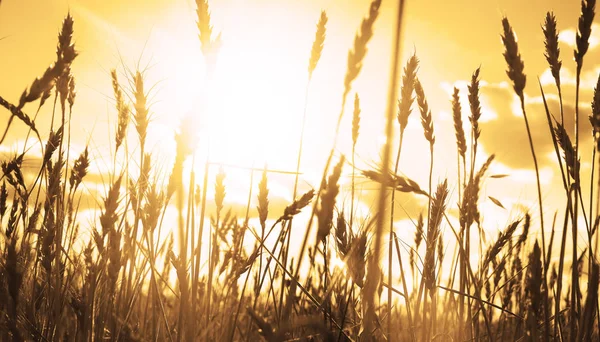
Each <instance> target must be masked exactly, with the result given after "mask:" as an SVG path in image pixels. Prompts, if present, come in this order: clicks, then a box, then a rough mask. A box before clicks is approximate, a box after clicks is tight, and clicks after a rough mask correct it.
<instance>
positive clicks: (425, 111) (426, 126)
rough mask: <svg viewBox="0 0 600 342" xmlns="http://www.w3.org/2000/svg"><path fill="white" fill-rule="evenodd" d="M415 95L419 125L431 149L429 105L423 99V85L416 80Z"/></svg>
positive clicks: (431, 126)
mask: <svg viewBox="0 0 600 342" xmlns="http://www.w3.org/2000/svg"><path fill="white" fill-rule="evenodd" d="M415 93H416V94H417V104H418V105H419V109H420V111H421V124H422V125H423V131H424V134H425V139H426V140H427V141H429V146H430V148H433V144H434V143H435V135H434V134H433V120H432V118H431V109H429V104H428V103H427V98H426V97H425V91H424V90H423V85H422V84H421V81H419V79H418V78H415Z"/></svg>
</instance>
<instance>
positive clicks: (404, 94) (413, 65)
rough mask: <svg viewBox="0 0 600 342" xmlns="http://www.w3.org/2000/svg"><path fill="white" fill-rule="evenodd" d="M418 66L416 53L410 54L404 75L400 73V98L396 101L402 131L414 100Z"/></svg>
mask: <svg viewBox="0 0 600 342" xmlns="http://www.w3.org/2000/svg"><path fill="white" fill-rule="evenodd" d="M418 67H419V59H418V58H417V55H412V57H410V58H409V59H408V61H407V62H406V66H405V67H404V75H402V88H401V90H400V100H399V101H398V123H400V130H401V131H403V130H404V129H405V128H406V125H408V117H409V116H410V113H411V107H412V104H413V102H414V100H415V98H414V97H413V95H412V94H413V90H414V89H415V79H416V78H417V68H418Z"/></svg>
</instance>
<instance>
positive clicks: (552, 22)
mask: <svg viewBox="0 0 600 342" xmlns="http://www.w3.org/2000/svg"><path fill="white" fill-rule="evenodd" d="M542 31H543V32H544V47H545V49H546V52H545V53H544V56H545V57H546V61H548V65H549V66H550V72H552V77H554V80H555V82H556V86H557V87H558V88H560V69H561V67H562V61H561V60H560V48H559V47H558V30H557V29H556V17H555V16H554V13H552V12H548V13H546V20H545V21H544V26H543V27H542Z"/></svg>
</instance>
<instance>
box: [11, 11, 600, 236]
mask: <svg viewBox="0 0 600 342" xmlns="http://www.w3.org/2000/svg"><path fill="white" fill-rule="evenodd" d="M210 5H211V12H212V17H213V25H214V27H215V30H216V31H220V32H221V33H222V35H223V36H222V39H223V42H224V47H223V49H222V51H221V55H220V59H219V64H218V67H217V68H218V70H217V74H216V76H215V79H216V81H215V83H214V85H213V86H212V87H211V88H210V89H207V87H206V82H205V79H204V76H203V75H204V66H203V65H204V64H203V58H202V55H201V53H200V44H199V41H198V39H197V29H196V26H195V20H196V18H195V3H194V1H192V0H154V1H147V0H107V1H95V0H79V1H76V0H45V1H39V0H37V1H36V0H18V1H17V0H4V1H3V2H2V5H1V6H0V38H2V37H4V38H3V39H1V40H0V51H2V53H0V80H2V81H1V82H0V94H1V95H2V96H3V97H5V98H7V99H9V100H10V101H13V102H16V101H17V100H18V98H19V95H20V93H21V92H22V90H23V89H25V88H26V87H27V86H28V85H29V84H30V83H31V81H32V80H33V79H34V78H35V77H36V76H39V75H41V73H42V72H43V70H44V69H45V68H46V67H47V66H48V64H49V63H51V62H52V61H53V60H54V58H55V46H56V35H57V32H58V30H59V28H60V24H61V21H62V19H63V17H64V16H65V15H66V13H67V11H69V10H70V11H71V13H72V15H73V17H74V19H75V42H76V47H77V49H78V50H79V51H80V55H79V57H78V58H77V59H76V61H75V63H74V65H73V72H74V75H75V77H76V82H77V92H78V94H77V100H76V105H75V109H74V115H73V121H72V125H73V127H74V130H73V142H74V144H75V145H76V149H79V150H81V149H82V148H83V146H84V145H85V143H86V142H88V141H89V144H90V148H91V150H92V155H93V157H94V163H93V167H92V171H93V172H96V173H100V174H102V173H103V172H105V170H106V169H109V168H110V165H109V164H110V162H109V161H110V160H112V159H111V157H110V154H109V152H108V151H109V150H112V148H111V147H110V146H112V144H113V138H112V135H110V136H109V134H108V133H107V132H108V131H107V130H108V129H110V131H111V132H112V133H114V127H115V124H116V112H115V110H114V105H113V100H112V88H111V80H110V69H112V68H117V69H118V70H119V72H120V74H119V75H120V77H121V80H122V81H124V80H125V77H126V74H125V71H124V70H125V69H124V67H125V68H129V69H135V68H136V67H137V66H138V65H139V67H140V68H145V69H146V73H145V75H146V80H147V82H148V85H155V86H154V88H153V89H152V91H151V93H150V95H151V99H152V106H151V111H152V113H153V121H152V123H151V126H150V136H149V140H148V146H149V149H150V150H151V151H152V152H153V153H154V154H155V155H156V156H157V159H156V160H158V162H157V165H162V166H161V167H162V168H163V169H164V170H165V171H166V170H169V169H170V165H171V164H170V163H171V162H170V160H171V159H172V152H171V151H173V150H174V141H173V132H174V131H175V130H176V129H178V127H179V123H180V118H181V117H183V116H184V115H186V114H193V115H195V116H196V117H198V118H199V125H200V127H201V128H200V130H199V132H198V135H199V137H200V139H201V143H200V146H199V149H198V153H197V160H200V161H203V160H204V158H205V156H206V151H207V150H208V149H209V147H208V145H207V141H208V137H210V140H211V145H210V151H211V152H210V153H211V160H214V161H223V162H227V163H233V164H238V165H245V166H251V165H255V166H257V167H262V166H263V165H264V164H265V163H267V164H268V165H269V167H270V168H274V169H283V170H293V169H294V168H295V159H296V153H297V145H298V136H299V126H300V122H301V121H300V120H301V117H302V108H303V101H304V87H305V83H306V68H307V62H308V57H309V53H310V47H311V44H312V40H313V38H314V30H315V24H316V22H317V20H318V17H319V14H320V11H321V9H324V10H326V11H327V14H328V17H329V23H328V25H327V40H326V43H325V48H324V52H323V57H322V59H321V61H320V63H319V66H318V67H317V70H316V72H315V76H314V78H313V83H312V85H311V89H310V95H309V104H308V121H307V136H308V139H307V142H306V145H305V154H304V156H305V157H304V158H303V167H302V171H303V172H304V175H303V177H302V180H301V190H306V189H308V188H309V187H311V186H313V187H314V186H317V185H318V184H317V183H318V180H319V178H320V172H321V169H322V166H323V164H324V160H325V158H326V155H327V151H328V150H329V148H330V146H331V142H332V137H333V130H334V125H335V120H336V119H337V113H338V111H339V106H340V102H341V98H340V97H341V93H342V83H343V75H344V72H345V68H346V54H347V51H348V49H349V48H350V47H351V44H352V41H353V37H354V34H355V32H356V30H357V29H358V27H359V24H360V20H361V18H362V17H363V16H364V15H365V14H366V13H367V10H368V6H369V1H367V0H361V1H346V0H286V1H283V0H243V1H242V0H213V1H210ZM395 6H396V5H395V3H394V2H392V1H385V0H384V1H383V5H382V11H381V14H380V17H379V18H378V20H377V22H376V25H375V35H374V37H373V39H372V41H371V42H370V44H369V53H368V55H367V59H366V61H365V65H364V68H363V70H362V73H361V75H360V76H359V78H358V80H357V81H356V82H355V83H354V87H353V91H352V94H353V93H354V92H358V93H359V95H360V96H361V100H362V110H363V117H362V122H361V136H360V138H359V143H358V147H357V153H358V157H357V166H358V167H360V168H365V167H368V166H367V165H374V164H375V163H377V161H378V160H379V157H378V153H379V147H380V144H381V142H382V140H381V135H382V132H383V117H384V115H383V112H384V109H385V99H386V89H387V85H388V76H387V73H388V70H389V64H390V63H389V51H390V44H391V32H392V23H393V18H392V17H393V14H394V13H395ZM579 6H580V5H579V3H578V2H577V1H568V2H567V1H559V0H552V1H542V0H533V1H527V2H523V1H518V0H510V1H500V0H496V1H481V0H458V1H451V2H450V1H441V0H431V1H427V2H423V1H410V0H409V1H407V2H406V12H405V13H406V17H405V24H404V25H405V26H404V28H405V30H404V50H405V51H404V55H403V61H405V60H406V58H407V57H408V55H409V54H410V53H412V52H413V51H416V53H417V55H418V57H419V59H420V61H421V64H420V70H419V77H420V79H421V81H422V83H423V85H424V88H425V92H426V94H427V96H428V100H429V102H430V105H431V107H432V111H433V116H434V127H435V134H436V136H437V142H436V147H435V148H436V156H435V158H436V161H435V171H434V183H435V182H436V180H440V181H441V180H443V178H446V177H447V178H449V180H450V184H456V182H455V177H456V176H455V174H456V168H455V164H456V155H455V147H454V130H453V127H452V121H451V116H450V112H451V107H450V102H449V98H450V96H449V92H450V91H451V88H452V86H453V85H455V84H456V85H457V86H459V87H460V88H461V95H462V96H463V100H464V101H463V110H464V112H463V115H464V117H463V120H464V121H465V124H466V123H467V122H468V120H467V118H466V116H467V115H468V112H467V109H468V106H467V102H466V83H465V80H468V79H469V78H470V75H471V73H472V72H473V71H474V70H475V68H477V67H478V66H480V65H481V66H482V79H483V82H482V85H483V90H482V93H483V97H482V104H483V109H484V116H483V118H482V119H483V123H482V130H483V132H482V137H481V139H482V140H481V141H482V148H483V151H484V152H483V153H481V154H480V157H481V159H482V160H484V159H485V157H486V156H487V155H488V154H490V153H492V152H495V153H497V162H495V163H494V164H493V166H492V168H491V173H503V174H504V173H507V174H510V177H508V178H504V179H502V180H491V179H490V180H489V181H487V182H486V187H485V188H484V189H483V194H482V196H481V199H482V203H483V208H484V211H483V215H484V220H485V217H489V220H487V221H484V222H485V225H486V227H487V228H488V229H490V230H492V231H493V230H495V229H497V228H502V227H504V226H505V225H506V223H507V222H508V221H509V220H510V219H511V218H515V217H519V216H521V215H522V213H523V207H522V206H524V207H525V208H531V213H532V216H533V218H534V221H535V220H537V219H538V218H537V217H538V213H537V202H536V201H535V199H536V197H535V196H536V193H535V183H534V179H533V178H532V176H533V164H532V163H531V155H530V153H529V147H528V146H527V145H526V136H525V128H524V124H523V121H522V118H521V117H520V114H519V113H518V112H517V116H515V114H513V109H514V103H515V102H514V101H515V98H514V96H513V93H512V89H511V87H510V86H508V83H506V82H507V80H508V79H507V77H506V74H505V71H504V70H505V64H504V59H503V57H502V49H503V48H502V45H501V41H500V32H501V24H500V20H501V18H502V15H507V16H508V17H509V19H510V20H511V24H512V25H513V27H514V29H515V31H516V32H517V35H518V39H519V47H520V50H521V53H522V56H523V58H524V60H525V72H526V73H527V75H528V86H527V89H526V92H527V100H528V106H527V108H528V112H529V113H530V114H529V115H530V116H531V119H530V120H531V121H532V125H533V126H534V129H533V130H534V140H535V141H536V146H538V155H540V157H538V158H540V159H541V162H540V163H541V169H542V181H543V197H544V198H545V199H546V200H547V202H546V203H547V205H548V208H547V209H546V215H547V218H546V219H547V220H548V221H550V220H551V217H552V215H553V213H554V210H556V209H560V208H562V207H563V206H562V205H561V203H562V202H563V197H564V194H563V192H562V191H563V190H562V185H561V184H560V173H558V172H556V171H555V169H554V168H553V165H554V164H553V163H554V159H553V158H554V157H553V155H552V153H553V150H552V149H551V144H550V139H549V136H548V133H547V126H546V123H545V117H544V114H543V111H542V107H541V104H540V102H539V96H540V94H539V89H538V86H537V81H536V76H539V77H541V79H542V82H543V83H544V84H549V85H546V86H545V89H546V90H547V91H548V92H549V93H554V89H553V87H552V84H551V83H548V80H549V78H548V71H547V67H546V63H545V60H544V57H543V35H542V30H541V27H540V25H541V23H542V21H543V19H544V16H545V13H546V11H547V10H554V11H555V13H556V15H557V18H558V25H559V29H560V30H561V31H564V33H563V34H562V35H561V41H562V45H561V56H562V59H563V61H564V62H563V65H564V66H563V73H564V82H563V83H564V84H565V102H566V105H567V106H572V103H573V98H574V96H573V88H574V86H573V85H572V84H569V81H568V79H569V78H571V79H572V78H573V74H574V63H573V62H572V50H573V48H572V42H573V39H574V38H573V37H574V32H575V31H574V28H575V25H576V23H577V18H578V13H579ZM598 28H600V27H598ZM592 36H593V37H592V48H591V49H590V51H589V52H588V55H587V56H586V63H585V66H584V71H583V81H584V84H583V89H582V97H581V101H582V105H583V106H584V107H583V110H582V115H584V116H587V111H589V102H590V100H591V91H592V90H593V86H594V85H595V82H596V76H597V73H598V70H599V69H598V66H599V65H600V57H599V56H600V55H598V47H597V46H596V45H598V43H600V29H596V30H595V31H593V34H592ZM570 44H571V45H570ZM138 63H139V64H138ZM403 63H404V62H403ZM352 96H353V95H352ZM551 99H552V101H553V102H552V103H551V105H552V108H554V109H555V108H556V106H555V103H556V101H555V100H554V99H553V98H552V97H551ZM34 107H35V105H30V106H28V107H26V108H25V109H26V111H27V112H28V113H30V114H33V113H34V111H35V108H34ZM48 107H49V106H46V108H45V110H43V111H42V113H40V118H39V119H38V121H37V123H38V126H39V127H46V125H47V124H48V122H49V118H50V108H48ZM351 110H352V108H351V106H349V109H348V112H347V116H346V118H345V119H346V120H344V122H343V124H342V130H343V132H349V127H350V115H351ZM0 114H2V115H5V116H6V117H7V118H8V114H7V113H6V112H4V113H2V112H0ZM581 122H583V123H584V124H585V125H587V124H588V120H587V118H586V117H583V119H582V120H581ZM583 129H584V131H583V132H584V136H585V137H588V136H589V134H588V133H587V132H589V127H587V126H585V127H584V128H583ZM23 131H24V127H23V126H20V125H15V126H14V128H13V130H12V131H11V132H10V135H9V140H10V142H11V143H14V142H15V141H18V140H19V139H22V133H23ZM130 133H131V136H132V137H134V135H133V130H131V131H130ZM348 134H349V133H342V139H341V140H340V143H339V149H340V151H339V152H340V153H344V154H347V153H348V152H349V147H350V139H349V135H348ZM405 139H406V140H405V148H404V150H403V156H402V161H401V163H400V165H401V167H400V169H401V171H402V172H403V173H404V174H406V175H407V176H409V177H411V178H414V179H415V180H417V181H418V182H419V183H420V184H421V185H422V186H423V187H424V186H425V184H427V176H426V174H427V172H426V171H427V167H428V165H427V163H428V157H427V153H428V152H427V151H428V149H427V145H426V142H425V141H424V139H423V137H422V128H421V125H420V122H419V118H418V112H417V110H416V108H415V110H413V115H412V116H411V118H410V123H409V127H408V130H407V136H406V138H405ZM583 142H584V143H587V144H588V145H589V142H590V139H589V138H584V139H583ZM2 149H3V150H4V151H6V150H8V151H14V150H15V145H12V146H9V145H5V146H3V147H2ZM582 149H583V150H582V153H583V158H582V163H583V166H582V171H583V172H587V171H589V152H590V149H589V147H587V146H586V147H583V148H582ZM161 156H162V157H164V158H162V157H161ZM424 156H425V157H424ZM409 161H410V162H409ZM349 170H350V168H346V170H345V171H346V174H348V173H349ZM248 177H249V176H248V175H247V172H239V171H238V172H237V173H236V171H228V178H227V181H228V182H229V183H228V184H227V185H228V187H229V188H228V196H229V197H228V199H229V200H230V201H232V202H234V203H237V204H240V205H245V200H246V197H247V186H248ZM255 179H256V178H255ZM291 181H292V180H291V179H290V178H289V177H285V176H274V177H273V178H272V180H271V183H270V187H271V195H272V196H274V199H272V201H273V202H274V203H277V201H278V199H279V202H280V203H284V204H285V203H288V201H290V200H291V196H292V195H291V186H290V184H291ZM345 182H346V184H348V180H347V179H346V180H345ZM361 184H362V185H365V186H368V184H365V183H364V182H362V183H361ZM455 186H456V185H452V187H451V188H452V189H455ZM585 188H586V186H585V184H584V189H585ZM487 196H493V197H495V198H498V199H500V200H501V201H502V203H503V204H504V205H505V207H506V208H507V210H502V209H500V208H498V207H496V206H495V205H494V204H492V203H491V201H489V200H487ZM347 198H348V196H345V197H343V198H341V199H340V200H345V201H346V203H347V201H348V200H347ZM401 199H402V201H403V202H402V204H403V205H404V206H405V207H406V208H407V211H408V213H409V214H410V215H411V216H416V215H417V214H418V208H417V207H418V205H419V203H416V202H415V201H414V198H413V197H411V196H405V197H401ZM451 203H452V205H453V206H454V204H455V203H456V199H453V200H452V202H451ZM520 204H521V205H522V206H521V205H520ZM370 205H371V203H370V201H366V203H365V206H366V208H368V207H369V206H370ZM364 213H365V214H366V212H364ZM410 234H412V233H410ZM410 234H409V235H410ZM493 234H495V233H493Z"/></svg>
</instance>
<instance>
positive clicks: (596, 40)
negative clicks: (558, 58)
mask: <svg viewBox="0 0 600 342" xmlns="http://www.w3.org/2000/svg"><path fill="white" fill-rule="evenodd" d="M576 35H577V31H576V29H574V28H568V29H566V30H562V31H561V32H560V33H559V34H558V41H559V42H563V43H565V44H567V45H568V46H569V47H572V48H575V46H576V44H577V42H576ZM589 42H590V50H592V49H594V48H595V47H597V46H598V45H600V25H598V24H592V35H591V36H590V39H589Z"/></svg>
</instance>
